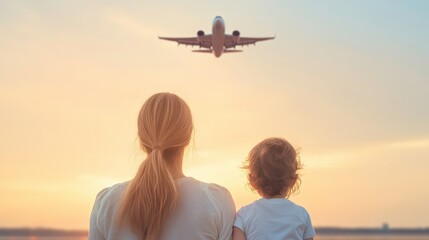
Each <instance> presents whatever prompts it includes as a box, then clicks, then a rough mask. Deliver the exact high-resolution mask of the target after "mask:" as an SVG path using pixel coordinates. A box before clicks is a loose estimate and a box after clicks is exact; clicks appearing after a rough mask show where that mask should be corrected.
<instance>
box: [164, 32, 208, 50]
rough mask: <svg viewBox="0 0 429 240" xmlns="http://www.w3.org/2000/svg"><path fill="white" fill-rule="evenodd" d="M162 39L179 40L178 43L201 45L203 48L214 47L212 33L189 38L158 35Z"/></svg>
mask: <svg viewBox="0 0 429 240" xmlns="http://www.w3.org/2000/svg"><path fill="white" fill-rule="evenodd" d="M158 38H159V39H162V40H167V41H173V42H177V44H178V45H180V44H182V45H186V46H188V45H190V46H199V47H203V48H211V47H212V37H211V34H209V35H204V36H202V37H198V38H197V37H189V38H172V37H158Z"/></svg>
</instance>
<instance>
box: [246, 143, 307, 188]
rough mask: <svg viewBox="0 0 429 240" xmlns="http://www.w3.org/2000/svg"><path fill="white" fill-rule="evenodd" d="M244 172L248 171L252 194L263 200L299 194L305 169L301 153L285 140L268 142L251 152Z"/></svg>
mask: <svg viewBox="0 0 429 240" xmlns="http://www.w3.org/2000/svg"><path fill="white" fill-rule="evenodd" d="M243 168H245V169H249V175H248V180H249V183H250V186H251V187H252V189H253V190H257V191H258V192H259V194H261V195H262V196H263V197H273V196H276V195H284V196H285V197H289V196H290V195H292V194H293V193H295V192H296V191H298V189H299V186H300V183H301V179H300V176H299V173H298V171H299V170H300V169H301V168H302V165H301V161H300V159H299V156H298V152H297V151H296V150H295V149H294V147H293V146H292V145H291V144H290V143H289V142H287V141H286V140H285V139H283V138H268V139H265V140H264V141H262V142H260V143H259V144H257V145H256V146H255V147H253V149H252V150H251V151H250V153H249V156H248V159H247V161H246V162H245V163H244V166H243Z"/></svg>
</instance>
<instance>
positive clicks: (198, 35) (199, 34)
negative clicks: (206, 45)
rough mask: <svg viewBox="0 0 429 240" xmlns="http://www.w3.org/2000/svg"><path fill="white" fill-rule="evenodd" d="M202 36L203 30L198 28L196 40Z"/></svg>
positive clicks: (199, 39)
mask: <svg viewBox="0 0 429 240" xmlns="http://www.w3.org/2000/svg"><path fill="white" fill-rule="evenodd" d="M203 37H204V31H203V30H199V31H198V32H197V39H198V41H201V39H202V38H203Z"/></svg>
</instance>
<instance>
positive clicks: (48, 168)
mask: <svg viewBox="0 0 429 240" xmlns="http://www.w3.org/2000/svg"><path fill="white" fill-rule="evenodd" d="M428 12H429V1H424V0H421V1H417V0H411V1H406V0H403V1H395V0H378V1H372V0H362V1H341V0H337V1H334V0H327V1H311V2H310V1H285V0H276V1H258V0H254V1H226V0H219V1H191V0H182V1H172V0H170V1H149V0H147V1H101V0H99V1H90V2H89V1H54V0H52V1H6V0H0V227H22V226H27V227H53V228H64V229H87V228H88V224H89V220H88V218H89V214H90V211H91V208H92V204H93V202H94V199H95V196H96V194H97V193H98V192H99V191H100V190H101V189H102V188H105V187H108V186H111V185H113V184H115V183H118V182H122V181H126V180H129V179H130V178H132V177H133V176H134V174H135V172H136V170H137V166H138V165H139V164H140V162H141V161H142V160H143V159H144V157H145V156H144V155H143V154H142V153H141V151H140V150H139V148H138V142H137V137H136V132H137V126H136V120H137V114H138V111H139V110H140V107H141V105H142V104H143V102H144V101H145V100H146V99H147V98H148V97H149V96H151V95H152V94H154V93H157V92H172V93H175V94H177V95H179V96H180V97H182V98H183V99H184V100H185V101H186V102H187V103H188V105H189V106H190V108H191V110H192V113H193V117H194V122H195V134H194V140H193V143H192V144H191V146H190V147H189V149H188V150H187V154H186V156H185V170H184V171H185V174H186V175H188V176H192V177H194V178H196V179H199V180H202V181H206V182H214V183H218V184H220V185H223V186H225V187H227V188H228V189H229V190H230V191H231V193H232V195H233V198H234V200H235V203H236V206H237V209H238V208H240V207H241V206H243V205H245V204H248V203H250V202H252V201H254V200H256V199H258V198H259V196H258V195H257V194H256V193H253V192H252V191H251V190H250V189H249V188H248V187H247V186H246V173H245V172H244V171H243V170H242V169H240V166H241V165H242V162H243V161H244V160H245V158H246V156H247V154H248V152H249V150H250V149H251V148H252V147H253V146H254V145H255V144H257V143H258V142H260V141H261V140H263V139H265V138H267V137H274V136H277V137H284V138H285V139H287V140H288V141H290V142H291V143H292V144H293V145H294V146H296V147H297V148H300V149H301V161H302V162H303V163H304V170H303V171H302V185H301V188H300V192H299V194H297V195H294V196H292V197H291V199H292V200H293V201H295V202H296V203H298V204H300V205H302V206H304V207H306V208H307V210H308V211H309V213H310V215H311V217H312V220H313V224H314V225H315V226H343V227H354V226H370V227H373V226H374V227H378V226H381V224H382V223H384V222H387V223H389V224H390V225H391V226H392V227H429V221H428V216H429V206H428V202H429V185H428V184H429V99H428V97H429V77H428V76H429V65H428V63H429V44H428V43H429V31H428V26H429V14H428ZM217 15H220V16H222V17H223V18H224V20H225V25H226V32H227V33H231V32H232V31H233V30H239V31H240V32H241V35H242V36H248V37H266V36H274V35H275V36H276V39H275V40H273V41H267V42H261V43H258V44H257V45H256V46H251V47H245V48H244V51H243V52H242V53H238V54H224V55H222V57H221V58H215V57H214V56H213V55H211V54H200V53H192V52H191V49H192V48H191V47H185V46H180V47H178V46H177V44H175V43H172V42H167V41H160V40H158V36H171V37H192V36H196V32H197V31H198V30H204V31H205V32H206V33H207V34H209V33H210V32H211V22H212V20H213V18H214V17H215V16H217Z"/></svg>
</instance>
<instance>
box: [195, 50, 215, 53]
mask: <svg viewBox="0 0 429 240" xmlns="http://www.w3.org/2000/svg"><path fill="white" fill-rule="evenodd" d="M192 52H199V53H212V50H192Z"/></svg>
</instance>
